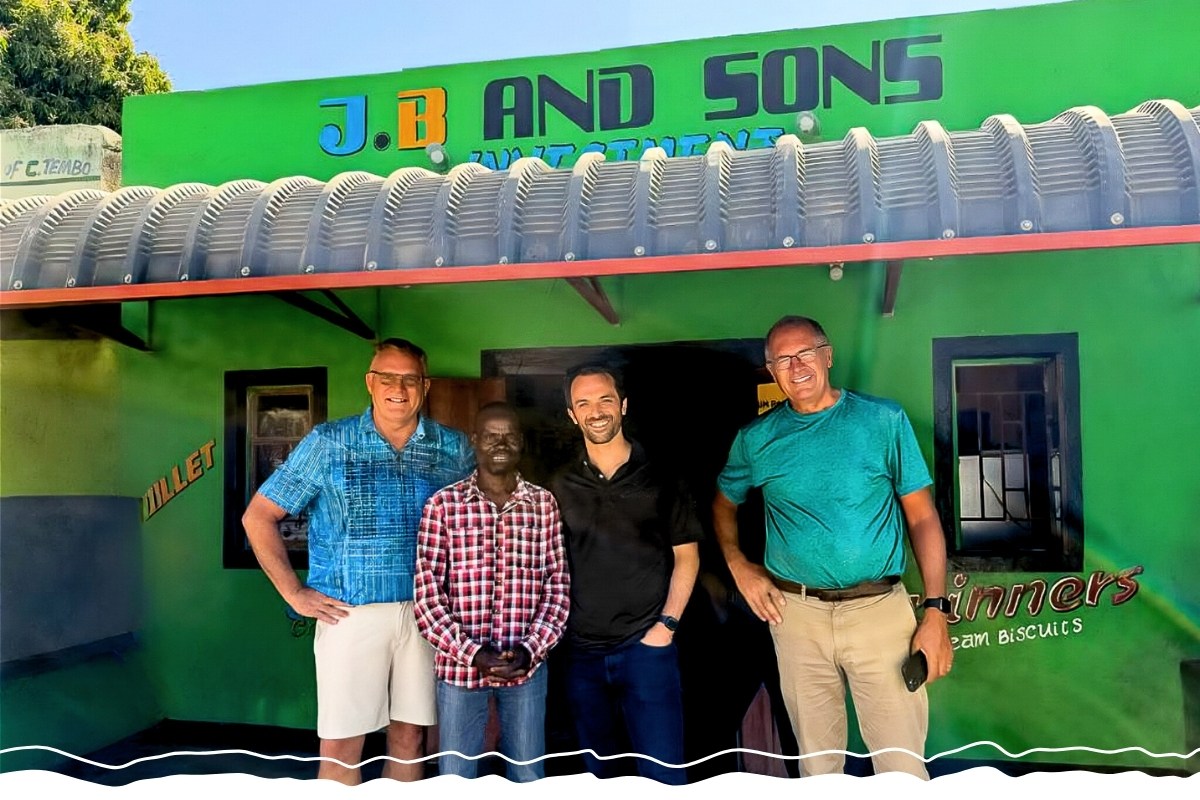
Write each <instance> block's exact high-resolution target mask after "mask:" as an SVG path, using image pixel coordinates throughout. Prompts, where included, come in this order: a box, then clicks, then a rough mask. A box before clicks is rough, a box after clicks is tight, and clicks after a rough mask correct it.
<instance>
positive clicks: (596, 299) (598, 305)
mask: <svg viewBox="0 0 1200 800" xmlns="http://www.w3.org/2000/svg"><path fill="white" fill-rule="evenodd" d="M566 281H567V284H568V285H570V287H571V288H572V289H574V290H575V291H577V292H579V296H580V297H582V298H583V299H584V300H586V301H587V302H588V305H590V306H591V307H592V308H594V309H596V310H597V311H598V312H600V316H602V317H604V321H605V322H607V323H608V324H609V325H620V324H621V318H620V316H618V315H617V311H616V309H614V308H613V306H612V303H611V302H610V301H609V299H608V295H607V294H605V293H604V287H603V286H601V285H600V281H598V280H596V279H595V278H590V277H589V278H567V279H566Z"/></svg>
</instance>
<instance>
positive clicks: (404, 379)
mask: <svg viewBox="0 0 1200 800" xmlns="http://www.w3.org/2000/svg"><path fill="white" fill-rule="evenodd" d="M367 374H368V375H376V376H378V377H379V382H380V383H382V384H383V385H384V386H388V387H390V388H393V389H394V388H396V387H397V386H403V387H404V388H405V389H416V388H418V387H419V386H421V385H422V384H424V383H425V376H424V375H412V374H410V373H405V374H403V375H401V374H400V373H398V372H380V371H379V370H377V369H369V370H367Z"/></svg>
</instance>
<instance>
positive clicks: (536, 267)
mask: <svg viewBox="0 0 1200 800" xmlns="http://www.w3.org/2000/svg"><path fill="white" fill-rule="evenodd" d="M1198 225H1200V107H1197V108H1192V109H1187V108H1185V107H1184V106H1183V105H1182V104H1180V103H1178V102H1176V101H1173V100H1152V101H1148V102H1145V103H1142V104H1141V105H1139V106H1138V107H1137V108H1135V109H1133V110H1131V111H1129V112H1127V113H1124V114H1119V115H1116V116H1113V117H1109V116H1106V115H1105V114H1104V113H1103V112H1102V111H1100V110H1099V109H1097V108H1094V107H1079V108H1073V109H1070V110H1068V111H1065V112H1063V113H1062V114H1059V115H1058V116H1057V117H1055V118H1054V119H1052V120H1050V121H1048V122H1044V123H1040V124H1036V125H1025V126H1022V125H1021V124H1019V123H1018V122H1017V121H1016V120H1015V119H1013V118H1012V117H1011V116H1008V115H996V116H993V117H989V118H988V119H987V120H986V121H985V122H984V124H983V125H982V126H981V128H980V129H978V130H974V131H963V132H954V133H948V132H947V131H945V130H944V129H943V128H942V126H941V125H939V124H938V123H936V122H922V123H921V124H919V125H918V126H917V128H916V130H915V131H914V132H913V133H911V134H909V135H906V136H895V137H888V138H881V139H875V138H873V137H872V136H871V135H870V134H869V133H868V132H867V131H866V130H865V129H862V128H856V129H852V130H851V131H850V132H849V133H847V135H846V136H845V138H843V139H842V140H841V141H837V142H822V143H819V144H808V145H805V144H802V143H801V142H800V140H799V139H797V138H796V137H794V136H783V137H780V139H779V140H778V141H777V142H776V144H775V146H774V147H773V148H769V149H762V150H747V151H736V150H733V149H732V148H730V147H729V146H728V145H727V144H724V143H720V142H718V143H714V144H713V145H712V146H711V147H710V148H709V150H708V152H707V153H706V154H705V155H702V156H690V157H680V158H667V157H665V154H664V153H663V152H662V151H661V150H659V149H657V148H656V149H652V150H650V151H648V152H647V153H646V154H645V155H644V156H643V157H642V158H641V160H639V161H635V162H618V161H605V160H604V159H603V157H602V156H600V155H598V154H588V155H585V156H583V157H582V158H581V159H580V160H579V162H578V163H577V164H576V165H575V167H574V168H573V169H551V168H549V167H547V166H546V165H545V164H544V163H543V162H541V161H539V160H537V159H530V158H526V159H521V160H519V161H517V162H515V163H514V164H513V165H512V166H511V167H510V168H509V169H506V170H500V171H492V170H488V169H486V168H485V167H483V166H481V165H478V164H463V165H460V166H457V167H455V168H453V169H451V170H450V171H449V173H448V174H446V175H442V174H439V173H435V172H430V171H428V170H423V169H419V168H406V169H401V170H398V171H396V172H394V173H392V174H391V175H389V176H387V177H381V176H376V175H371V174H368V173H365V172H348V173H343V174H340V175H337V176H335V177H333V178H332V179H331V180H329V181H328V182H321V181H317V180H313V179H311V178H304V177H291V178H283V179H280V180H276V181H273V182H271V183H262V182H260V181H254V180H238V181H232V182H229V183H225V184H222V185H220V186H215V187H214V186H208V185H205V184H200V183H186V184H180V185H177V186H172V187H169V188H166V189H154V188H149V187H144V186H131V187H126V188H124V189H121V190H119V191H117V192H113V193H103V192H99V191H92V190H84V191H76V192H70V193H67V194H63V195H59V196H55V197H31V198H23V199H20V200H16V201H11V202H8V203H5V204H3V205H0V288H3V291H2V292H0V306H3V307H29V306H34V305H55V304H74V303H79V302H96V301H103V300H121V299H143V298H151V297H167V296H181V295H201V294H226V293H245V292H258V291H277V290H280V289H316V288H337V287H348V286H363V285H389V284H412V283H450V282H460V281H467V280H476V281H477V280H496V279H501V280H510V279H519V278H539V277H551V276H553V277H568V278H572V277H576V278H577V277H581V276H595V275H606V274H622V273H636V272H666V271H683V270H692V269H710V268H716V269H727V268H732V267H740V266H773V265H784V264H803V263H825V262H832V261H858V260H884V259H895V258H904V257H916V256H937V255H951V254H956V253H976V252H1014V251H1032V250H1043V249H1063V248H1069V247H1089V246H1120V245H1127V244H1154V243H1170V242H1181V241H1183V242H1194V241H1200V228H1198V227H1196V226H1198ZM1079 234H1086V236H1083V237H1080V236H1079Z"/></svg>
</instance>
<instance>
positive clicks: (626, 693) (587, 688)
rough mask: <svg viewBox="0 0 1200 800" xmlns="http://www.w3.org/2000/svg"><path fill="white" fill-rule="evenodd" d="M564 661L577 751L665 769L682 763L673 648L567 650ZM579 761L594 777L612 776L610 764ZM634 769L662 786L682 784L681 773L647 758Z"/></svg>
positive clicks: (679, 700)
mask: <svg viewBox="0 0 1200 800" xmlns="http://www.w3.org/2000/svg"><path fill="white" fill-rule="evenodd" d="M566 661H567V664H566V666H567V696H568V701H569V702H570V705H571V714H572V716H573V717H574V718H575V731H576V733H577V734H578V736H579V747H580V748H581V749H584V750H593V751H595V752H596V754H597V755H600V756H611V755H620V754H622V753H626V752H632V753H636V754H640V755H644V756H650V757H651V758H655V759H657V760H658V761H661V762H663V763H665V764H682V763H683V698H682V691H681V689H680V683H679V660H678V655H677V654H676V650H675V645H674V644H671V645H668V646H666V647H650V646H649V645H644V644H642V643H641V642H639V641H633V642H631V643H629V644H626V645H622V646H621V647H619V648H617V649H616V650H610V651H607V652H599V653H594V652H593V653H589V652H587V651H584V650H580V649H579V648H577V647H572V648H570V652H569V655H568V657H567V660H566ZM622 720H623V723H624V724H623V725H622ZM627 746H628V747H630V748H632V749H631V750H627V749H626V747H627ZM583 758H584V763H585V764H586V765H587V768H588V771H589V772H591V773H592V774H593V775H595V776H597V777H600V778H606V777H612V776H613V775H615V774H617V772H616V769H615V766H616V765H615V763H614V762H613V761H605V760H602V759H598V758H596V757H594V756H592V755H591V754H590V753H585V754H584V757H583ZM637 770H638V774H639V775H641V776H643V777H646V778H653V779H654V780H656V781H660V782H662V783H668V784H683V783H686V782H687V777H686V775H685V772H684V770H683V769H679V768H676V769H672V768H670V767H664V766H662V765H660V764H658V763H655V762H654V761H651V760H649V759H647V758H639V759H637Z"/></svg>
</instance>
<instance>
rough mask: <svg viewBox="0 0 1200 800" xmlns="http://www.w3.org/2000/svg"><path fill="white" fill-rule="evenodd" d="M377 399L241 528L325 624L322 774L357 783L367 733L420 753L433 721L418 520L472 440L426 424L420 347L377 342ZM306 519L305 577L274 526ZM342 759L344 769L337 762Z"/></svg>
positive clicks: (254, 505) (392, 768)
mask: <svg viewBox="0 0 1200 800" xmlns="http://www.w3.org/2000/svg"><path fill="white" fill-rule="evenodd" d="M366 383H367V391H368V392H369V393H370V395H371V405H370V407H369V408H367V410H366V411H364V412H363V413H362V414H361V415H358V416H354V417H346V418H344V419H339V420H335V421H333V422H327V423H324V424H322V425H318V426H317V427H316V428H314V429H313V430H312V432H311V433H309V434H308V435H307V436H306V437H305V438H304V439H303V440H302V441H301V442H300V444H298V445H297V446H296V449H295V450H293V451H292V453H291V454H290V455H289V456H288V459H287V461H286V462H284V463H283V464H282V465H281V466H280V467H279V468H278V469H276V470H275V472H273V473H272V474H271V476H270V477H269V478H267V480H266V481H265V482H264V483H263V485H262V486H261V487H260V488H259V490H258V492H257V493H256V494H255V495H254V497H253V498H252V499H251V501H250V505H249V507H248V508H247V509H246V513H245V515H244V516H243V517H242V524H243V525H244V526H245V528H246V535H247V537H248V538H249V540H250V545H251V547H252V548H253V549H254V554H255V556H257V557H258V562H259V564H260V565H261V566H262V568H263V571H264V572H266V574H267V577H268V578H269V579H270V580H271V583H272V584H274V586H275V588H276V590H277V591H278V592H279V594H280V595H281V596H282V597H283V599H284V600H285V601H287V603H288V604H289V605H290V606H291V607H292V608H293V609H295V610H296V611H297V612H299V613H301V614H303V615H305V616H307V617H314V618H316V620H317V628H316V636H315V642H314V644H313V652H314V655H315V658H316V674H317V735H318V736H319V737H320V739H321V749H320V752H321V756H322V757H323V758H327V759H335V760H328V761H325V760H323V761H322V762H321V766H320V769H319V772H318V777H320V778H329V779H332V780H336V781H340V782H342V783H350V784H354V783H358V782H359V781H360V780H361V775H360V772H359V770H358V769H357V768H356V767H354V766H353V765H355V764H357V763H358V762H359V761H360V759H361V757H362V748H363V742H364V739H365V738H366V734H368V733H370V732H371V731H374V730H378V729H380V728H383V727H384V726H386V727H387V753H388V755H389V756H390V757H392V758H395V759H403V760H406V761H412V760H414V759H418V758H420V757H421V756H422V755H423V752H422V750H423V748H422V742H423V736H424V730H423V727H422V726H425V725H432V724H433V723H434V722H435V721H436V710H435V708H436V706H435V700H434V675H433V650H432V648H431V647H430V646H429V644H428V643H427V642H426V641H425V640H424V639H423V638H422V637H421V635H420V633H419V632H418V630H417V626H416V622H415V618H414V614H413V609H412V599H413V573H414V571H415V567H416V548H417V526H418V524H419V522H420V520H421V509H422V508H423V507H424V505H425V501H426V500H428V499H429V497H430V496H432V495H433V493H434V492H436V491H437V490H438V489H440V488H442V487H443V486H446V485H448V484H450V483H454V482H455V481H458V480H460V479H462V478H463V477H465V476H466V475H467V474H469V473H470V472H471V469H472V467H473V466H474V455H473V453H472V451H471V448H470V446H469V444H468V442H467V438H466V436H465V435H464V434H462V433H461V432H459V431H455V430H452V429H450V428H446V427H444V426H442V425H439V424H438V423H436V422H434V421H433V420H431V419H428V418H426V417H422V416H421V408H422V406H423V405H424V401H425V393H426V392H427V391H428V390H429V379H428V377H427V364H426V358H425V351H423V350H422V349H421V348H420V347H417V346H416V345H415V344H413V343H412V342H409V341H407V340H405V339H386V340H384V341H383V342H381V343H379V345H377V346H376V348H375V357H374V358H373V359H372V361H371V368H370V370H368V372H367V374H366ZM301 511H307V513H308V517H309V531H308V548H309V572H308V582H307V585H305V584H304V583H301V581H300V579H299V577H298V576H297V575H296V572H295V570H294V569H292V566H291V564H290V563H289V562H288V557H287V551H286V548H285V546H284V543H283V538H282V536H281V535H280V532H279V521H280V520H282V519H283V518H284V517H285V516H287V515H288V514H298V513H300V512H301ZM337 762H342V763H341V764H339V763H337ZM422 772H423V765H422V764H421V763H419V762H418V763H411V764H404V763H399V762H397V761H388V762H387V763H386V764H385V766H384V772H383V774H384V777H388V778H395V779H398V780H416V779H418V778H420V777H421V775H422Z"/></svg>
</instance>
